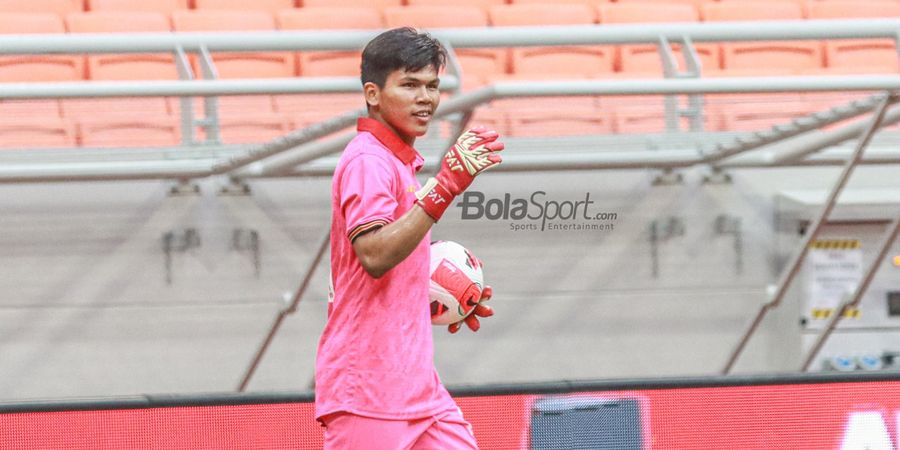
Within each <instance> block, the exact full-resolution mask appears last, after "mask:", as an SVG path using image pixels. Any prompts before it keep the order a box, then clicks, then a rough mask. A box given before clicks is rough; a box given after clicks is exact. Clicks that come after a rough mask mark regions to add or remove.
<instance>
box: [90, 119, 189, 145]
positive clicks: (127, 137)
mask: <svg viewBox="0 0 900 450" xmlns="http://www.w3.org/2000/svg"><path fill="white" fill-rule="evenodd" d="M78 136H79V140H80V141H81V145H82V146H85V147H168V146H175V145H179V144H180V138H181V129H180V127H179V124H178V121H177V119H175V118H168V117H155V118H151V117H143V116H141V117H131V118H129V117H124V118H120V119H118V120H111V119H104V120H93V119H90V118H84V119H80V120H79V121H78Z"/></svg>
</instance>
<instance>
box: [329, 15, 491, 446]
mask: <svg viewBox="0 0 900 450" xmlns="http://www.w3.org/2000/svg"><path fill="white" fill-rule="evenodd" d="M446 58H447V54H446V51H445V50H444V48H443V47H442V46H441V44H440V43H439V42H438V41H436V40H435V39H433V38H432V37H431V36H429V35H428V34H426V33H419V32H417V31H416V30H414V29H411V28H397V29H393V30H389V31H386V32H384V33H382V34H380V35H378V36H377V37H375V38H374V39H373V40H372V41H371V42H369V44H368V45H367V46H366V48H365V49H364V50H363V55H362V64H361V70H360V71H361V79H362V83H363V94H364V96H365V101H366V104H367V107H368V117H365V118H360V119H359V121H358V123H357V131H358V132H359V134H358V135H357V136H356V137H355V138H354V139H353V140H352V141H351V142H350V143H349V144H348V145H347V147H346V148H345V149H344V152H343V154H342V155H341V158H340V161H339V162H338V164H337V167H336V169H335V172H334V178H333V181H332V190H331V192H332V194H331V205H332V221H331V280H330V281H331V286H332V288H331V290H330V292H329V303H328V322H327V324H326V325H325V330H324V331H323V332H322V337H321V339H320V341H319V349H318V353H317V356H316V418H317V419H318V420H319V421H320V422H321V423H323V424H324V425H325V448H326V449H362V448H365V449H385V450H388V449H389V450H397V449H426V448H428V449H434V448H440V449H473V448H477V444H476V442H475V437H474V435H473V434H472V430H471V426H469V424H468V423H467V422H466V421H465V420H464V419H463V417H462V413H461V412H460V411H459V408H457V406H456V404H455V403H454V401H453V399H452V398H451V397H450V395H449V394H448V393H447V390H446V389H445V388H444V386H443V385H442V384H441V381H440V379H439V377H438V375H437V371H436V370H435V368H434V348H433V343H432V326H431V320H430V309H429V301H428V288H429V251H430V241H431V239H430V230H431V227H432V226H433V225H434V224H435V222H437V221H438V220H439V219H440V218H441V215H442V214H443V213H444V211H445V210H446V209H447V207H448V206H449V205H450V203H451V202H452V201H453V198H454V197H455V196H456V195H459V194H461V193H462V192H463V191H464V190H465V189H466V188H467V187H468V186H469V184H471V183H472V180H473V179H474V178H475V176H476V175H478V174H479V173H481V172H482V171H484V170H487V169H489V168H491V167H493V166H495V165H497V164H499V163H500V155H499V154H498V153H497V152H499V151H500V150H502V149H503V144H502V143H500V142H499V141H498V140H497V138H498V136H497V133H495V132H492V131H487V130H485V129H483V128H474V129H471V130H469V131H467V132H466V133H464V134H463V135H462V136H460V138H459V139H458V140H457V143H456V145H454V146H453V148H451V149H450V150H448V151H447V154H446V156H445V157H444V158H443V160H442V162H441V167H440V170H439V171H438V173H437V175H436V176H435V177H434V178H431V179H429V180H428V181H427V182H426V183H425V186H424V187H421V186H420V184H419V182H418V181H417V179H416V172H417V171H418V170H419V169H420V168H421V167H422V165H423V163H424V160H423V159H422V156H421V155H420V154H419V153H418V152H417V151H416V150H415V148H413V145H414V144H415V140H416V138H417V137H419V136H422V135H424V134H425V132H426V131H427V128H428V124H429V123H430V122H431V118H432V116H433V115H434V112H435V110H436V109H437V106H438V103H439V101H440V92H439V86H438V85H439V82H440V79H439V77H438V74H439V72H440V71H441V69H442V68H443V67H444V66H445V64H446ZM490 295H491V289H490V288H489V287H486V288H485V289H484V292H483V294H482V298H481V302H483V301H485V300H487V299H488V298H490ZM492 314H493V311H492V310H491V309H490V308H489V307H488V306H486V305H483V304H480V303H479V305H477V306H476V307H475V310H474V314H471V315H469V317H467V318H466V320H465V322H466V324H467V325H468V327H469V328H471V329H472V330H473V331H477V330H478V328H479V327H480V324H479V322H478V317H479V316H480V317H488V316H490V315H492ZM461 326H462V323H455V324H452V325H450V332H451V333H455V332H456V331H457V330H459V328H460V327H461Z"/></svg>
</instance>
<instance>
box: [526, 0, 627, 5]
mask: <svg viewBox="0 0 900 450" xmlns="http://www.w3.org/2000/svg"><path fill="white" fill-rule="evenodd" d="M611 1H613V0H554V1H548V0H510V3H512V4H519V5H527V4H533V3H543V4H547V3H553V4H575V5H588V6H599V5H606V4H608V3H609V2H611Z"/></svg>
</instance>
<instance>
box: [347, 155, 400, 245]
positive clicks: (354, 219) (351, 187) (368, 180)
mask: <svg viewBox="0 0 900 450" xmlns="http://www.w3.org/2000/svg"><path fill="white" fill-rule="evenodd" d="M395 178H396V177H395V175H394V170H393V169H392V168H391V166H390V165H389V164H388V163H387V162H386V161H384V160H383V159H382V158H379V157H378V156H375V155H367V154H361V155H358V156H357V157H355V158H353V159H352V160H350V161H349V162H348V163H347V165H346V166H345V167H344V170H343V172H342V173H341V179H340V207H341V214H343V216H344V223H345V224H346V226H347V229H346V230H345V232H346V233H347V237H348V238H349V239H350V242H353V240H354V239H356V238H357V237H358V236H360V235H361V234H363V233H365V232H367V231H370V230H373V229H375V228H378V227H383V226H385V225H387V224H389V223H391V222H393V221H394V212H395V211H396V210H397V206H398V202H397V198H396V197H395V195H394V191H395V189H394V184H395V183H396V181H395Z"/></svg>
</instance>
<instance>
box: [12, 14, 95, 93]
mask: <svg viewBox="0 0 900 450" xmlns="http://www.w3.org/2000/svg"><path fill="white" fill-rule="evenodd" d="M65 31H66V28H65V24H64V23H63V21H62V19H61V18H60V16H58V15H56V14H46V13H0V34H26V33H29V34H30V33H65ZM84 75H85V73H84V57H83V56H81V55H77V56H75V55H72V56H69V55H9V56H0V82H19V81H74V80H82V79H84Z"/></svg>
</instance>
